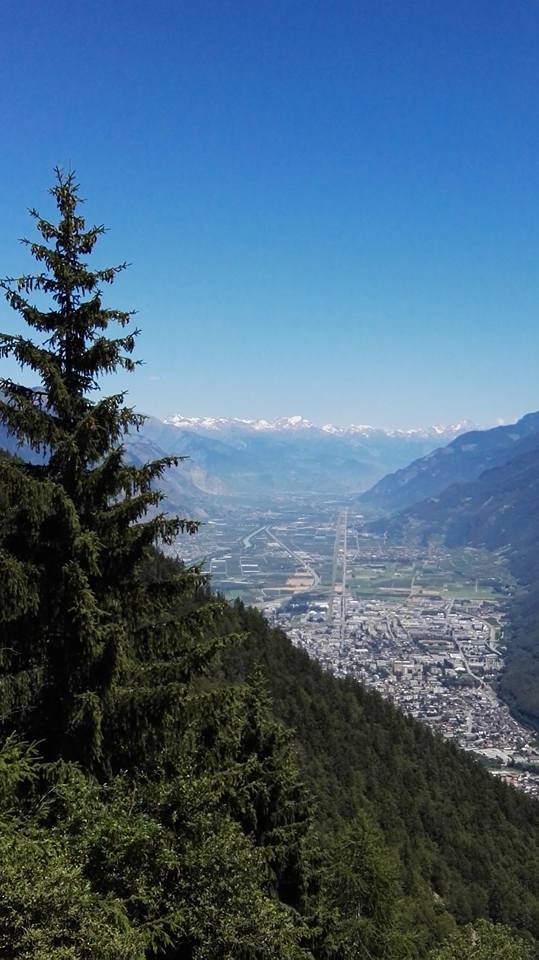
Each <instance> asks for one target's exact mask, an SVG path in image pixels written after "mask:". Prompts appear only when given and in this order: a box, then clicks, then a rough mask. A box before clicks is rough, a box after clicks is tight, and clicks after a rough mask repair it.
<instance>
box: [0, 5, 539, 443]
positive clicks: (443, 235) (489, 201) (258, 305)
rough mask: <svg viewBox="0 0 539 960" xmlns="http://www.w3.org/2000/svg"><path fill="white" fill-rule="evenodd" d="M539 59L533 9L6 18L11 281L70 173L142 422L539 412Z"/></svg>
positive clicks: (2, 155)
mask: <svg viewBox="0 0 539 960" xmlns="http://www.w3.org/2000/svg"><path fill="white" fill-rule="evenodd" d="M538 43H539V3H538V2H537V0H528V2H520V0H507V2H506V0H496V2H495V3H493V2H492V0H484V2H483V0H474V2H473V3H470V2H469V0H451V3H440V2H439V0H432V2H427V0H416V2H411V0H394V2H393V0H392V2H386V0H372V2H371V0H369V2H362V0H355V2H345V0H327V2H317V0H305V2H300V0H286V2H285V0H235V2H234V0H186V2H183V0H170V2H169V0H155V2H153V3H149V2H140V0H130V2H126V0H115V2H114V3H110V2H98V0H75V2H73V0H71V2H69V3H68V2H64V0H47V3H44V2H42V0H32V2H30V0H17V2H13V0H3V3H2V4H1V6H0V102H1V115H2V133H3V137H2V150H1V151H0V182H1V183H2V185H3V189H2V190H1V191H0V273H1V274H8V273H16V272H19V271H21V270H23V269H24V268H25V267H27V266H29V263H28V261H27V259H26V255H25V254H24V251H23V250H22V248H20V247H18V245H17V243H16V240H17V238H18V237H20V236H22V235H31V231H32V227H31V223H30V221H29V218H28V217H27V215H26V212H25V211H26V208H27V207H28V206H32V205H35V206H37V207H39V208H40V209H41V210H42V211H43V212H45V213H50V212H51V209H50V203H49V199H48V197H47V192H46V191H47V187H48V186H49V185H50V183H51V180H52V168H53V167H54V165H55V164H60V165H63V166H65V167H69V166H71V167H73V168H75V169H76V171H77V174H78V177H79V180H80V182H81V186H82V193H83V195H84V196H85V197H86V198H87V200H88V202H87V205H86V214H87V216H88V218H89V219H90V220H92V221H97V222H104V223H106V224H107V225H108V227H109V228H110V232H109V233H108V234H107V236H106V238H105V240H104V241H103V242H102V243H101V246H100V247H98V248H97V252H96V259H97V260H99V261H100V262H101V263H102V264H108V263H109V262H114V261H116V260H124V259H127V260H129V261H130V262H131V264H132V266H131V268H130V270H129V272H128V273H127V274H126V275H125V276H124V277H123V278H122V280H121V281H120V282H119V283H118V284H117V286H116V288H115V289H114V290H113V291H112V292H111V297H110V299H111V302H112V301H113V302H114V303H116V304H117V305H120V306H123V307H135V308H136V309H137V310H138V317H137V322H138V324H139V325H140V326H141V328H142V331H143V332H142V335H141V337H140V340H139V347H138V356H139V357H140V358H141V359H143V360H144V361H145V364H144V366H143V367H141V368H140V369H139V370H138V371H137V373H136V374H134V375H132V376H131V377H130V378H129V379H127V380H126V381H125V383H124V382H123V381H121V382H119V381H115V382H112V383H111V384H110V389H116V388H117V387H118V386H124V385H125V386H126V387H128V389H129V396H130V400H131V401H132V402H133V403H135V404H136V405H137V406H138V407H139V408H141V409H143V410H145V411H146V412H151V413H155V414H157V415H165V414H167V413H171V412H177V411H180V412H182V413H186V414H206V415H232V416H247V417H256V416H265V417H274V416H280V415H285V414H295V413H302V414H303V415H304V416H307V417H311V418H312V419H313V420H315V421H317V422H326V421H333V422H336V423H347V422H363V423H365V422H370V423H373V424H375V425H380V426H412V425H423V424H428V423H432V422H440V421H442V422H447V421H452V420H455V419H459V418H461V417H469V418H472V419H474V420H476V421H477V422H479V423H485V424H486V423H492V422H494V421H495V420H496V419H497V418H506V419H511V418H513V417H515V416H518V415H520V414H522V413H524V412H527V411H528V410H532V409H536V408H538V407H539V388H538V379H539V378H538V355H539V349H538V348H539V322H538V321H539V177H538V174H539V110H538V104H539V99H538V96H537V91H538V90H539V57H538V56H537V49H538ZM0 329H4V330H14V329H16V319H15V318H14V317H12V316H11V315H10V312H9V310H8V308H7V306H0ZM4 370H5V371H7V372H9V373H11V372H12V371H11V369H10V368H9V365H7V364H5V363H4Z"/></svg>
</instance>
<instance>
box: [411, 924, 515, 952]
mask: <svg viewBox="0 0 539 960" xmlns="http://www.w3.org/2000/svg"><path fill="white" fill-rule="evenodd" d="M532 958H533V951H532V948H531V946H530V944H528V943H526V941H525V940H523V939H522V938H521V937H517V936H515V934H514V932H513V931H511V930H509V929H508V928H507V927H504V926H503V925H501V924H491V923H487V922H486V921H485V920H482V921H480V922H479V923H477V924H474V925H473V926H472V925H469V926H467V927H464V929H463V930H461V931H459V933H458V934H457V935H456V936H455V937H453V938H452V939H451V940H450V942H449V943H447V944H444V946H442V947H439V948H438V949H436V950H433V952H432V953H431V954H430V956H429V960H532Z"/></svg>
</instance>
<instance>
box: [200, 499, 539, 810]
mask: <svg viewBox="0 0 539 960" xmlns="http://www.w3.org/2000/svg"><path fill="white" fill-rule="evenodd" d="M185 546H187V548H188V554H187V556H186V554H185V549H183V556H184V558H185V559H186V560H187V561H191V562H198V563H200V562H202V563H203V564H204V566H205V568H206V569H207V571H208V573H210V574H211V579H212V584H213V587H214V589H216V590H218V591H220V592H222V593H223V594H224V595H225V596H226V597H227V598H228V599H232V598H234V597H240V598H241V599H243V600H244V601H245V602H246V603H251V604H253V605H255V606H258V607H259V608H260V609H261V610H263V611H264V613H265V614H266V616H267V617H268V619H269V620H270V621H271V622H273V623H274V624H275V625H276V626H279V627H280V628H281V629H283V630H284V631H285V632H286V633H287V635H288V636H289V637H290V639H291V640H292V642H293V643H294V644H296V645H297V646H298V647H301V648H303V649H304V650H306V651H307V652H308V653H309V655H310V656H312V657H313V658H316V659H317V660H319V661H320V663H321V664H322V665H323V666H324V667H325V668H326V669H328V670H330V671H332V672H333V673H334V674H335V675H337V676H353V677H355V678H357V679H358V680H360V681H361V682H362V683H364V684H365V685H367V686H370V687H373V688H374V689H376V690H378V691H379V692H380V693H381V694H382V696H384V697H387V698H389V699H391V700H393V701H394V702H395V703H396V704H398V706H399V707H400V708H401V709H402V710H403V711H404V712H406V713H407V714H410V715H411V716H413V717H416V718H417V719H420V720H422V721H423V722H425V723H427V724H428V725H429V726H430V727H431V728H432V729H433V730H435V731H436V732H437V733H439V734H441V735H442V736H443V737H445V738H447V739H450V740H454V741H455V742H456V743H458V744H459V745H460V746H461V747H463V748H464V749H465V750H469V751H472V752H473V754H474V755H475V756H476V757H477V758H478V760H480V761H481V762H482V763H484V764H485V765H486V766H488V767H489V768H490V769H491V771H492V772H493V773H494V774H495V775H496V776H498V777H501V778H502V779H504V780H505V781H506V782H508V783H512V784H513V785H514V786H516V787H518V788H519V789H521V790H523V791H525V792H526V793H528V794H532V795H534V796H539V740H538V739H537V737H536V735H535V733H534V732H533V731H532V730H530V729H529V728H527V727H525V726H523V725H522V724H521V723H518V722H517V721H516V720H515V719H514V718H513V717H512V716H511V714H510V712H509V709H508V708H507V706H506V705H505V704H504V703H503V702H502V701H501V700H500V698H499V696H498V694H497V680H498V677H499V674H500V671H501V670H502V669H503V664H504V655H505V642H504V641H505V631H506V625H507V619H506V618H507V601H508V598H509V596H510V592H511V588H512V579H511V576H510V574H509V573H508V571H507V569H506V568H505V566H504V564H503V563H502V562H501V561H500V560H499V559H498V558H496V557H494V556H493V555H491V554H488V553H486V552H483V551H477V550H471V549H464V550H459V551H447V550H442V549H437V548H433V547H428V548H418V547H417V546H395V545H390V544H387V543H386V542H385V541H384V539H382V538H377V537H375V536H373V535H370V534H368V533H366V532H365V530H364V524H363V518H362V517H361V516H360V515H358V514H357V513H354V511H353V510H351V509H350V508H349V507H347V506H341V505H339V504H338V503H334V502H332V501H328V500H327V501H323V500H321V501H320V502H319V503H317V504H316V506H315V507H313V505H312V504H309V505H305V504H301V503H298V504H292V505H286V506H283V507H282V508H280V507H278V508H276V507H273V508H272V509H268V510H266V511H264V512H260V511H252V512H250V511H249V510H245V511H244V512H243V513H242V514H241V515H238V516H234V517H226V518H215V519H212V520H210V521H209V522H208V523H206V524H205V525H204V526H203V527H202V530H201V533H200V535H199V536H198V537H196V538H194V539H193V540H191V541H189V542H188V543H187V544H186V543H185V542H182V548H184V547H185Z"/></svg>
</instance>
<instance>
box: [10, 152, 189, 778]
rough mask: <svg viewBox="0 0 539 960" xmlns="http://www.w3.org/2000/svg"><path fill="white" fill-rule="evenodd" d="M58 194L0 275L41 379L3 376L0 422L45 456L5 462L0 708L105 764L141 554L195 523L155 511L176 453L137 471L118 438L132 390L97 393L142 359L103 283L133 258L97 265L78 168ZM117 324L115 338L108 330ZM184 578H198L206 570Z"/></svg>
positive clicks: (52, 750)
mask: <svg viewBox="0 0 539 960" xmlns="http://www.w3.org/2000/svg"><path fill="white" fill-rule="evenodd" d="M51 193H52V195H53V197H54V200H55V202H56V205H57V208H58V211H59V223H58V224H57V225H55V224H53V223H51V222H49V221H48V220H45V219H43V218H42V217H40V216H39V214H38V213H37V212H36V211H35V210H32V211H31V213H32V216H33V217H34V218H35V221H36V225H37V229H38V231H39V234H40V235H41V242H29V241H24V243H26V244H27V245H28V247H29V249H30V252H31V253H32V255H33V257H34V259H35V260H36V261H37V263H38V264H39V265H40V267H41V269H40V270H38V271H37V272H36V273H34V274H32V275H25V276H22V277H18V278H8V279H5V280H3V281H2V288H3V290H4V292H5V295H6V298H7V301H8V303H9V304H10V306H11V307H12V308H13V309H14V310H15V311H17V312H18V313H19V314H20V315H21V317H22V319H23V320H24V321H25V322H26V324H28V325H29V326H30V327H31V328H32V329H33V330H34V331H35V332H36V334H37V337H36V339H34V340H32V339H29V338H27V337H24V336H23V335H22V334H21V335H17V336H10V335H7V334H2V335H0V356H2V357H7V356H12V357H14V358H15V359H16V360H17V361H18V363H19V364H20V365H21V366H22V367H23V368H27V369H29V370H30V371H31V372H32V375H33V374H35V375H36V378H38V379H39V380H40V385H39V387H37V388H35V389H32V388H28V387H23V386H21V385H19V384H15V383H14V382H13V381H12V380H9V379H6V378H3V379H0V391H1V399H0V421H2V422H3V423H4V424H5V425H6V427H7V428H8V430H9V431H10V432H11V433H12V434H14V435H15V436H16V437H17V439H18V441H19V442H20V443H21V444H27V445H29V446H30V447H31V448H32V449H33V450H34V451H37V452H39V453H41V454H42V455H43V458H44V462H43V463H42V464H29V463H23V462H22V461H17V460H10V461H8V460H3V461H2V463H1V464H0V486H1V488H2V499H3V504H2V506H3V508H4V509H3V510H2V519H1V531H0V571H1V574H2V576H1V579H2V598H1V600H2V603H1V612H0V616H1V617H2V637H3V640H2V644H1V648H2V652H1V657H2V663H1V666H2V668H3V669H2V673H3V679H2V698H1V704H0V708H1V715H0V716H1V721H2V724H3V727H4V729H5V730H8V729H9V727H10V725H11V724H12V718H13V716H15V717H16V718H17V726H18V728H19V729H20V728H21V722H22V720H21V717H22V716H24V728H25V730H24V732H26V733H28V734H29V735H30V736H37V737H39V738H40V739H43V740H44V747H43V748H44V750H45V752H46V753H47V755H49V756H55V755H58V754H62V755H63V756H70V757H73V758H78V759H83V760H84V762H85V763H87V764H88V765H89V766H93V767H98V766H99V764H100V762H101V760H102V746H103V744H102V737H103V732H102V724H103V711H104V704H105V703H106V701H107V698H109V697H110V694H111V691H112V689H113V688H114V685H115V684H116V683H117V682H118V680H119V677H120V675H121V672H122V667H123V663H124V661H125V659H126V657H127V656H128V654H129V651H128V649H127V637H126V628H125V613H126V611H129V612H130V613H132V611H133V609H134V608H135V607H140V606H141V603H142V601H143V599H145V600H146V601H147V602H149V597H148V592H147V591H146V597H145V598H143V596H142V594H143V592H144V591H143V589H142V587H141V583H140V579H139V578H138V577H137V575H136V570H137V565H138V564H139V563H140V561H141V559H142V558H143V556H144V555H145V553H146V552H147V549H148V547H149V545H150V544H152V543H155V542H159V541H161V542H171V541H172V540H173V539H174V537H175V536H176V535H177V534H178V532H179V531H180V530H188V531H189V532H193V531H194V530H195V528H196V524H194V523H192V522H191V521H185V520H179V519H176V518H169V517H166V516H165V515H164V514H163V513H159V512H157V511H156V512H155V514H154V516H152V517H151V518H148V516H147V511H148V509H149V508H158V505H159V502H160V500H161V494H160V493H159V492H158V491H157V490H156V489H155V487H154V482H155V481H156V480H158V479H159V478H160V477H161V476H162V474H163V472H164V470H165V469H166V468H167V467H169V466H171V465H172V464H176V463H177V458H173V457H169V458H164V459H161V460H157V461H154V462H152V463H148V464H146V465H145V466H143V467H139V468H136V467H132V466H129V465H128V464H127V463H126V460H125V456H124V449H123V447H122V438H123V436H124V434H125V433H126V432H127V431H128V429H129V428H135V429H136V428H138V427H139V426H140V424H141V423H142V419H143V418H142V417H140V416H139V415H138V414H136V413H135V412H134V411H133V410H132V409H131V408H129V407H128V406H126V405H125V402H124V401H125V395H124V394H123V393H120V394H117V395H115V396H109V397H101V396H98V397H97V399H94V397H95V393H96V391H97V390H98V387H99V381H100V378H101V377H102V376H103V375H104V374H107V373H111V372H113V371H114V370H116V369H118V368H120V369H124V370H127V371H130V370H133V369H134V361H133V359H132V357H131V354H132V351H133V348H134V344H135V337H136V334H137V332H138V331H137V330H129V329H128V327H129V324H130V321H131V314H130V313H128V312H124V311H120V310H114V309H108V308H106V307H105V306H104V305H103V302H102V292H101V287H102V286H103V284H111V283H113V281H114V280H115V279H116V277H117V276H118V274H119V273H120V272H121V271H123V270H124V269H125V266H126V264H120V265H119V266H117V267H108V268H105V269H97V270H92V269H90V268H89V266H88V265H87V263H86V261H85V258H86V257H87V256H88V255H89V254H91V253H92V251H93V248H94V246H95V244H96V242H97V240H98V238H99V237H100V236H101V235H102V234H103V232H104V228H103V227H102V226H93V227H87V226H86V224H85V221H84V218H83V217H82V216H81V215H80V211H79V208H80V203H81V202H82V201H81V199H80V197H79V193H78V186H77V184H76V182H75V179H74V176H73V174H68V175H64V174H63V173H62V172H61V171H59V170H57V171H56V184H55V186H54V187H53V188H52V190H51ZM35 294H37V295H38V300H39V303H40V306H37V305H35V304H34V303H32V302H31V297H32V295H35ZM46 298H49V299H52V305H51V308H50V309H48V310H45V309H43V308H42V307H41V303H42V301H44V300H45V299H46ZM114 323H115V324H117V325H118V326H119V328H120V336H118V337H116V338H111V337H110V336H108V335H107V334H108V327H109V326H110V325H111V324H114ZM176 579H177V580H178V579H180V578H179V577H178V576H177V577H176ZM181 579H182V580H183V584H182V586H184V585H185V583H186V581H189V583H190V586H196V584H197V582H198V580H199V579H200V578H199V575H198V574H197V573H196V572H193V573H187V572H184V573H183V575H182V577H181ZM44 735H45V736H44Z"/></svg>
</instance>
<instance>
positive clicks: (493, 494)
mask: <svg viewBox="0 0 539 960" xmlns="http://www.w3.org/2000/svg"><path fill="white" fill-rule="evenodd" d="M528 439H529V440H530V441H531V440H532V437H531V436H530V437H529V438H528ZM525 444H526V441H523V442H522V443H521V444H517V445H516V446H517V448H518V447H519V448H520V449H522V446H523V445H525ZM372 527H373V529H374V530H376V531H377V532H385V533H387V534H388V535H389V536H390V537H396V538H403V537H404V538H419V539H420V540H421V541H423V542H427V541H428V540H432V539H437V540H439V541H441V542H443V543H444V544H445V545H446V546H448V547H459V546H473V547H485V548H487V549H489V550H495V551H499V552H500V553H502V554H503V556H505V557H506V559H507V560H508V561H509V564H510V567H511V571H512V573H513V574H514V576H515V577H516V578H517V579H518V581H519V582H520V584H521V589H520V590H519V591H518V592H517V594H516V596H515V597H514V599H513V602H512V608H511V624H512V629H511V633H510V635H509V637H508V652H507V658H506V669H505V671H504V674H503V676H502V679H501V683H500V689H501V693H502V694H503V696H504V698H505V699H506V700H507V702H508V703H509V705H510V706H511V709H512V710H513V712H514V713H515V714H516V715H517V716H519V717H520V718H521V719H522V720H524V721H525V722H528V723H531V724H532V725H533V726H534V727H535V728H536V729H538V730H539V448H535V449H530V450H528V451H526V452H524V453H521V455H520V456H517V457H515V458H514V459H512V460H509V461H508V462H507V463H504V464H503V465H502V466H498V467H494V468H492V469H490V470H486V471H484V472H483V473H482V474H481V475H480V476H479V477H478V478H477V479H476V480H474V481H471V482H470V483H465V484H453V485H452V486H450V487H448V488H447V489H446V490H444V491H443V492H442V493H441V494H439V496H436V497H431V498H429V499H427V500H423V501H421V502H420V503H417V504H414V505H413V506H411V507H408V508H407V509H406V510H403V511H401V512H400V513H398V514H395V515H393V516H390V517H388V518H385V519H381V520H378V521H376V522H375V523H374V524H372Z"/></svg>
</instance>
